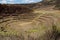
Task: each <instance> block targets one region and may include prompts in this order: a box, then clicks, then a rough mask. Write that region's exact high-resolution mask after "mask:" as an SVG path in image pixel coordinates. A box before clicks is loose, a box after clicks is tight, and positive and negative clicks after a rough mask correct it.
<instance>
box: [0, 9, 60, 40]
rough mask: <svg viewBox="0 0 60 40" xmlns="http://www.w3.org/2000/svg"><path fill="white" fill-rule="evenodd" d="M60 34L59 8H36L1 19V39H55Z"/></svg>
mask: <svg viewBox="0 0 60 40" xmlns="http://www.w3.org/2000/svg"><path fill="white" fill-rule="evenodd" d="M58 34H60V11H59V10H47V11H46V10H34V11H33V13H32V14H21V15H17V16H7V17H4V18H3V19H0V35H1V36H0V38H1V39H0V40H55V39H57V37H58Z"/></svg>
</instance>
